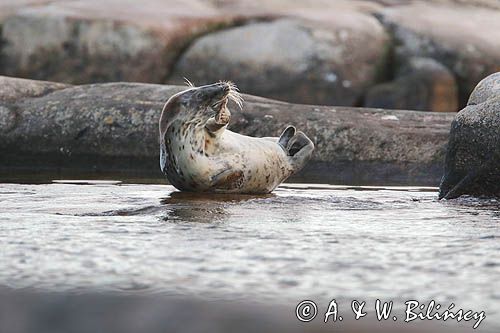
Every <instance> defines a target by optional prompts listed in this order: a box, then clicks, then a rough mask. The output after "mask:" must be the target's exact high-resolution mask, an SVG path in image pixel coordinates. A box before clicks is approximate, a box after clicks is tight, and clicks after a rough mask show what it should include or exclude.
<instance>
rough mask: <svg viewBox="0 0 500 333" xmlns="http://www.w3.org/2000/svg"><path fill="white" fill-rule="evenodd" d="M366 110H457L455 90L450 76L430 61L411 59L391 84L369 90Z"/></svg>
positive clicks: (439, 65)
mask: <svg viewBox="0 0 500 333" xmlns="http://www.w3.org/2000/svg"><path fill="white" fill-rule="evenodd" d="M364 105H365V106H366V107H375V108H386V109H408V110H422V111H437V112H456V111H457V110H458V87H457V83H456V82H455V78H454V77H453V74H452V73H451V72H450V71H449V70H448V69H447V68H446V67H444V66H443V65H441V64H440V63H438V62H437V61H435V60H433V59H430V58H418V57H415V58H410V59H409V60H408V62H407V64H406V65H405V66H404V67H403V68H401V69H400V70H399V71H398V73H397V74H396V77H395V79H394V80H393V81H391V82H388V83H383V84H379V85H376V86H374V87H373V88H371V89H370V90H369V91H368V94H367V96H366V99H365V104H364Z"/></svg>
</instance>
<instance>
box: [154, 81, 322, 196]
mask: <svg viewBox="0 0 500 333" xmlns="http://www.w3.org/2000/svg"><path fill="white" fill-rule="evenodd" d="M229 100H232V101H234V102H235V103H236V104H237V105H238V106H239V107H240V108H241V107H242V101H243V100H242V98H241V95H240V94H239V92H238V88H237V87H236V85H234V84H233V83H231V82H218V83H214V84H211V85H205V86H201V87H194V86H192V85H191V86H190V88H188V89H187V90H185V91H182V92H180V93H178V94H175V95H174V96H172V97H170V98H169V100H168V101H167V103H166V104H165V106H164V107H163V110H162V113H161V117H160V122H159V131H160V169H161V171H162V172H163V174H164V175H165V176H166V177H167V179H168V180H169V181H170V183H171V184H172V185H174V186H175V187H176V188H177V189H179V190H181V191H196V192H217V193H253V194H263V193H269V192H271V191H272V190H274V189H275V188H276V187H277V186H278V185H279V184H280V183H282V182H283V181H284V180H286V179H287V178H288V177H289V176H291V175H292V174H294V173H295V172H297V171H299V170H300V169H302V167H303V166H304V165H305V164H306V162H307V161H308V160H309V158H310V157H311V155H312V152H313V150H314V144H313V143H312V141H311V140H310V139H309V138H308V137H307V136H306V135H305V134H304V133H302V132H300V131H297V130H296V129H295V127H293V126H288V127H286V129H285V130H284V131H283V133H282V134H281V136H280V137H279V138H271V137H264V138H254V137H249V136H245V135H241V134H238V133H235V132H232V131H230V130H228V129H227V125H228V124H229V121H230V118H231V112H230V111H229V109H228V101H229Z"/></svg>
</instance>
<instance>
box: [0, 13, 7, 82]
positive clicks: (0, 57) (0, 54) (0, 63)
mask: <svg viewBox="0 0 500 333" xmlns="http://www.w3.org/2000/svg"><path fill="white" fill-rule="evenodd" d="M6 43H7V42H6V40H5V39H4V38H3V27H2V24H1V23H0V75H4V74H5V68H4V67H5V54H4V50H3V49H4V46H5V44H6Z"/></svg>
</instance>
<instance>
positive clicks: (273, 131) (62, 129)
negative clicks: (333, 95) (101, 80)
mask: <svg viewBox="0 0 500 333" xmlns="http://www.w3.org/2000/svg"><path fill="white" fill-rule="evenodd" d="M1 83H2V84H0V156H1V158H0V169H4V170H5V169H8V170H11V172H12V170H18V169H19V168H24V169H29V170H38V169H41V168H49V169H61V168H78V169H79V170H87V171H89V170H91V171H92V170H95V171H100V172H117V171H133V172H136V173H140V174H141V175H142V176H148V177H150V176H151V177H161V173H160V171H159V168H158V153H159V145H158V120H159V117H160V112H161V109H162V106H163V104H164V103H165V101H166V100H167V99H168V98H169V97H170V96H172V95H173V94H174V93H176V92H179V91H181V90H183V89H186V87H182V86H163V85H152V84H139V83H107V84H92V85H83V86H73V87H66V86H61V87H56V88H58V89H57V90H54V87H53V86H51V85H50V84H47V85H49V88H48V89H47V90H46V91H45V93H43V94H36V96H35V97H34V95H33V93H32V92H31V90H28V91H25V90H22V87H23V84H20V83H24V86H30V85H32V83H31V81H28V80H22V82H20V81H19V79H11V78H3V79H2V81H1ZM36 84H37V85H41V84H44V83H40V82H38V83H36ZM50 87H52V88H50ZM51 89H52V90H51ZM244 99H245V103H244V105H243V110H239V109H238V108H236V107H234V106H231V112H232V118H231V123H230V129H231V130H233V131H235V132H239V133H242V134H246V135H251V136H278V135H279V134H280V133H281V132H282V131H283V129H284V128H285V126H286V125H288V124H293V125H296V126H297V128H300V129H301V130H303V131H304V132H305V133H306V134H307V135H308V136H309V137H310V138H311V139H312V140H313V141H314V142H315V144H316V150H315V153H314V155H313V158H312V160H311V161H310V163H309V164H308V165H307V166H306V168H305V169H303V170H302V172H301V173H300V174H299V175H298V177H300V178H301V180H305V181H314V182H323V183H340V184H346V183H347V184H386V185H387V184H418V185H436V184H437V183H438V182H439V178H440V176H441V170H442V162H443V159H444V153H445V146H446V142H447V139H448V129H449V123H450V122H451V121H452V119H453V115H454V114H453V113H426V112H418V111H396V110H380V109H367V108H348V107H327V106H313V105H298V104H288V103H283V102H277V101H274V100H269V99H264V98H260V97H255V96H251V95H244Z"/></svg>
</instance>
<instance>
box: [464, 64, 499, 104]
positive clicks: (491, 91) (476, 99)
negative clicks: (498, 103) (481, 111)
mask: <svg viewBox="0 0 500 333" xmlns="http://www.w3.org/2000/svg"><path fill="white" fill-rule="evenodd" d="M498 96H500V72H498V73H494V74H491V75H490V76H488V77H487V78H484V79H483V80H482V81H481V82H479V83H478V85H477V86H476V88H475V89H474V91H473V92H472V94H471V95H470V97H469V102H468V103H467V105H476V104H481V103H484V102H486V101H487V100H488V99H490V98H495V97H498Z"/></svg>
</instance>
